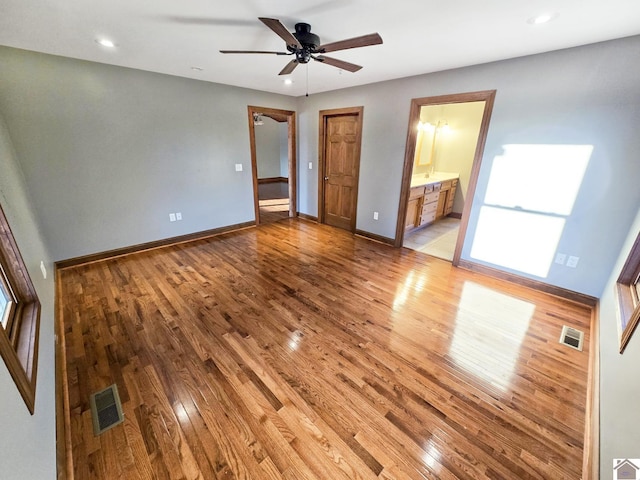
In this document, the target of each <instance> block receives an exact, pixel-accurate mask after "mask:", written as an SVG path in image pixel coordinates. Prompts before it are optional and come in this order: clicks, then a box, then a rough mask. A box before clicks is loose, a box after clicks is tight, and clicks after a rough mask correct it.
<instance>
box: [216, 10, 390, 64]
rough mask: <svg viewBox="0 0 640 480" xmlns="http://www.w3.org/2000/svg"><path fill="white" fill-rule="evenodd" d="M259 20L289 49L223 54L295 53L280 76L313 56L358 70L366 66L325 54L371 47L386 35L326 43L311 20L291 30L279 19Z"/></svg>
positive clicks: (316, 59)
mask: <svg viewBox="0 0 640 480" xmlns="http://www.w3.org/2000/svg"><path fill="white" fill-rule="evenodd" d="M259 20H260V21H261V22H262V23H264V24H265V25H266V26H267V27H269V28H270V29H271V30H273V32H274V33H275V34H276V35H278V36H279V37H280V38H282V39H283V40H284V41H285V42H286V44H287V51H286V52H269V51H261V50H220V53H260V54H268V55H295V57H296V58H294V59H293V60H291V61H290V62H289V63H288V64H287V65H286V66H285V67H284V68H283V69H282V70H281V71H280V73H279V75H288V74H290V73H291V72H293V70H294V69H295V68H296V67H297V66H298V65H299V64H301V63H309V61H310V60H311V59H313V60H315V61H316V62H321V63H326V64H327V65H331V66H333V67H337V68H341V69H343V70H347V71H349V72H357V71H358V70H360V69H361V68H362V67H361V66H360V65H356V64H354V63H349V62H345V61H344V60H338V59H337V58H331V57H325V56H324V55H323V54H324V53H327V52H335V51H338V50H346V49H348V48H359V47H368V46H369V45H379V44H381V43H382V38H381V37H380V35H378V34H377V33H371V34H369V35H362V36H360V37H354V38H349V39H347V40H340V41H338V42H332V43H327V44H324V45H322V44H321V43H320V37H318V35H316V34H314V33H311V25H309V24H308V23H296V26H295V29H296V31H295V32H293V33H291V32H289V30H287V27H285V26H284V25H283V24H282V23H281V22H280V20H278V19H276V18H263V17H260V18H259Z"/></svg>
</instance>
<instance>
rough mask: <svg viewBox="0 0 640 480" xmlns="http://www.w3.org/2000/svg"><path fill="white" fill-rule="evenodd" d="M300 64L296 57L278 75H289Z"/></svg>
mask: <svg viewBox="0 0 640 480" xmlns="http://www.w3.org/2000/svg"><path fill="white" fill-rule="evenodd" d="M297 66H298V60H296V59H295V58H294V59H293V60H291V61H290V62H289V63H287V64H286V65H285V67H284V68H283V69H282V70H281V71H280V73H279V74H278V75H289V74H290V73H291V72H293V71H294V70H295V68H296V67H297Z"/></svg>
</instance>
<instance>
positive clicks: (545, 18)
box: [529, 13, 555, 25]
mask: <svg viewBox="0 0 640 480" xmlns="http://www.w3.org/2000/svg"><path fill="white" fill-rule="evenodd" d="M554 18H555V15H552V14H550V13H544V14H542V15H538V16H537V17H532V18H530V19H529V23H530V24H532V25H542V24H543V23H549V22H550V21H551V20H553V19H554Z"/></svg>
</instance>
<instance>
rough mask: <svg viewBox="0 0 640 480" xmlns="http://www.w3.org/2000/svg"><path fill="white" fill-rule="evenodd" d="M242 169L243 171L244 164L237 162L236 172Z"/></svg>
mask: <svg viewBox="0 0 640 480" xmlns="http://www.w3.org/2000/svg"><path fill="white" fill-rule="evenodd" d="M241 171H242V164H241V163H236V172H241Z"/></svg>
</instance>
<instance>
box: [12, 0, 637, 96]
mask: <svg viewBox="0 0 640 480" xmlns="http://www.w3.org/2000/svg"><path fill="white" fill-rule="evenodd" d="M542 13H551V14H553V15H554V17H555V18H554V19H553V20H552V21H551V22H549V23H547V24H544V25H532V24H531V23H528V20H529V19H531V18H532V17H535V16H537V15H539V14H542ZM258 17H270V18H279V19H280V20H281V21H282V22H283V23H284V25H285V26H286V27H287V28H289V29H290V30H291V31H293V27H294V24H295V23H296V22H306V23H310V24H311V27H312V31H313V32H314V33H316V34H317V35H319V36H320V38H321V41H322V43H328V42H333V41H336V40H343V39H346V38H350V37H355V36H359V35H364V34H368V33H373V32H378V33H379V34H380V35H381V36H382V39H383V41H384V44H383V45H376V46H370V47H365V48H360V49H352V50H346V51H341V52H334V53H332V54H330V56H332V57H335V58H339V59H341V60H346V61H349V62H352V63H357V64H359V65H362V66H363V67H364V68H363V69H362V70H360V71H359V72H357V73H349V72H346V71H345V72H342V71H340V70H338V69H337V68H335V67H331V66H328V65H322V64H320V63H316V62H312V63H311V64H309V66H308V72H307V66H305V65H301V66H299V67H298V68H297V69H296V70H295V71H294V72H293V74H292V75H291V78H292V79H293V82H294V83H293V84H292V85H289V86H286V85H284V82H283V77H279V76H278V72H279V71H280V70H281V69H282V68H283V67H284V65H285V64H286V63H287V62H288V61H289V60H290V57H278V56H275V55H273V56H271V55H222V54H220V53H218V50H220V49H230V50H245V49H246V50H256V49H257V50H284V41H283V40H281V39H280V38H279V37H278V36H277V35H276V34H275V33H273V32H272V31H271V30H269V29H268V28H267V27H266V26H265V25H263V24H262V23H261V22H260V21H259V20H258ZM636 34H640V1H639V0H606V1H605V0H526V1H522V0H484V1H477V0H446V1H434V0H394V1H384V0H304V1H303V0H298V1H293V0H271V1H268V0H232V1H222V0H187V1H176V0H103V1H97V0H0V44H1V45H7V46H11V47H16V48H22V49H26V50H34V51H38V52H45V53H50V54H55V55H62V56H66V57H73V58H79V59H84V60H91V61H95V62H101V63H108V64H113V65H121V66H125V67H131V68H137V69H141V70H148V71H152V72H160V73H166V74H170V75H178V76H182V77H189V78H195V79H198V80H205V81H211V82H217V83H224V84H229V85H236V86H240V87H248V88H254V89H258V90H264V91H269V92H276V93H282V94H286V95H294V96H299V95H304V93H305V91H306V81H307V80H306V78H307V73H308V82H309V83H308V88H309V93H317V92H323V91H328V90H335V89H339V88H345V87H349V86H355V85H362V84H366V83H372V82H378V81H382V80H390V79H393V78H400V77H407V76H411V75H417V74H422V73H428V72H434V71H439V70H445V69H450V68H455V67H461V66H466V65H473V64H479V63H485V62H490V61H494V60H501V59H506V58H513V57H518V56H522V55H528V54H532V53H540V52H546V51H551V50H557V49H561V48H566V47H572V46H577V45H584V44H588V43H594V42H599V41H603V40H609V39H614V38H621V37H626V36H630V35H636ZM98 37H106V38H109V39H112V40H113V41H114V42H115V43H116V44H117V47H116V48H115V49H111V50H110V49H107V48H105V47H102V46H100V45H98V44H97V43H96V42H95V39H96V38H98ZM630 61H632V59H630ZM635 61H638V59H636V60H635ZM191 67H200V68H202V69H203V70H202V71H195V70H193V69H192V68H191ZM0 68H2V66H1V65H0Z"/></svg>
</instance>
